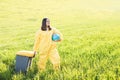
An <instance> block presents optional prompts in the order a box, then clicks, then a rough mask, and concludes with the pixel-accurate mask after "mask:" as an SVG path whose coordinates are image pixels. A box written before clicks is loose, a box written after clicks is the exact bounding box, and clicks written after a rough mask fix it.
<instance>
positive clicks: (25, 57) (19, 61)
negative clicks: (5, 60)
mask: <svg viewBox="0 0 120 80" xmlns="http://www.w3.org/2000/svg"><path fill="white" fill-rule="evenodd" d="M34 56H35V54H34V52H33V51H19V52H17V53H16V64H15V72H16V73H20V72H23V73H25V74H26V72H27V71H28V69H29V67H30V66H31V63H32V58H33V57H34Z"/></svg>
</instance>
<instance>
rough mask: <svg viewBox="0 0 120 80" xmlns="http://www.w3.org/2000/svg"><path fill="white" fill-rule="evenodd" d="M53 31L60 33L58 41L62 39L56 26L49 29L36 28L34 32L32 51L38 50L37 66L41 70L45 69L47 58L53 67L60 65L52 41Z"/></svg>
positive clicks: (54, 43)
mask: <svg viewBox="0 0 120 80" xmlns="http://www.w3.org/2000/svg"><path fill="white" fill-rule="evenodd" d="M53 33H58V34H59V35H60V39H61V40H60V41H62V40H63V36H62V34H61V33H60V31H58V30H57V29H56V28H52V30H50V31H49V30H47V31H42V30H38V31H37V33H36V37H35V43H34V47H33V49H34V51H37V50H39V52H40V59H39V62H38V68H39V69H41V70H44V69H45V67H46V62H47V60H48V59H50V61H51V62H52V64H53V68H54V69H58V68H59V67H60V56H59V54H58V51H57V49H56V42H55V41H52V34H53Z"/></svg>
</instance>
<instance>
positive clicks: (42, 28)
mask: <svg viewBox="0 0 120 80" xmlns="http://www.w3.org/2000/svg"><path fill="white" fill-rule="evenodd" d="M47 19H48V18H43V20H42V26H41V30H43V31H46V30H47V26H46V21H47ZM48 29H49V30H51V27H50V26H48Z"/></svg>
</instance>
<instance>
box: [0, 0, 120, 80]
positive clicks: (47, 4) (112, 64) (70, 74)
mask: <svg viewBox="0 0 120 80" xmlns="http://www.w3.org/2000/svg"><path fill="white" fill-rule="evenodd" d="M119 4H120V1H118V0H97V1H95V0H91V1H89V0H84V1H80V0H66V1H64V0H59V1H57V0H52V1H48V0H29V1H28V0H20V1H19V0H9V1H8V0H0V6H1V7H0V80H119V79H120V5H119ZM43 17H49V18H50V20H51V25H52V26H55V27H56V28H58V29H59V30H60V31H61V32H62V33H63V35H64V41H63V42H62V43H61V44H58V50H59V54H60V56H61V69H60V71H54V70H53V69H52V64H51V63H50V62H49V61H48V63H47V67H46V71H45V72H38V70H37V65H36V64H37V62H38V59H39V55H37V56H36V57H35V59H34V60H33V65H32V67H31V68H30V70H29V71H28V73H27V75H26V76H25V75H23V74H16V73H15V71H14V68H15V56H16V55H15V53H16V52H17V51H20V50H32V48H33V45H34V36H35V32H36V31H37V30H38V29H39V28H40V25H41V20H42V18H43Z"/></svg>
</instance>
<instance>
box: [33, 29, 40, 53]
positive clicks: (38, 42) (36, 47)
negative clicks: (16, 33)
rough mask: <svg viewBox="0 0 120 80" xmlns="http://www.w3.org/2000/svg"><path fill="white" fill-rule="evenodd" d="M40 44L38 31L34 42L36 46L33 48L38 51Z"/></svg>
mask: <svg viewBox="0 0 120 80" xmlns="http://www.w3.org/2000/svg"><path fill="white" fill-rule="evenodd" d="M39 45H40V32H39V31H38V32H37V33H36V35H35V42H34V47H33V50H34V51H37V50H38V48H39Z"/></svg>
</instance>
